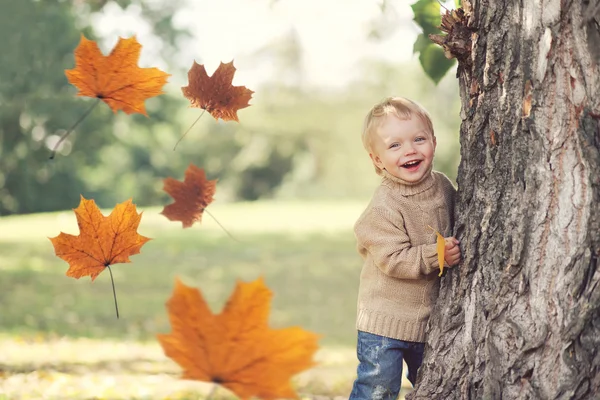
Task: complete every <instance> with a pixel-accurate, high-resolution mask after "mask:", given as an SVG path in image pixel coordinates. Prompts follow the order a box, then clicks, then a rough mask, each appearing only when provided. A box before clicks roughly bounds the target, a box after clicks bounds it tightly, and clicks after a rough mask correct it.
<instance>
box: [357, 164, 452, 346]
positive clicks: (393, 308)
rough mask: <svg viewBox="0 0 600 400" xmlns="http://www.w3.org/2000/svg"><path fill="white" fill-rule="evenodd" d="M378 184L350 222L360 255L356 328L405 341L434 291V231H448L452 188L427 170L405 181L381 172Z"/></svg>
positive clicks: (417, 331)
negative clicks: (416, 179) (361, 264)
mask: <svg viewBox="0 0 600 400" xmlns="http://www.w3.org/2000/svg"><path fill="white" fill-rule="evenodd" d="M383 174H384V176H383V179H382V181H381V185H380V186H379V187H378V188H377V190H376V191H375V194H374V195H373V198H372V200H371V202H370V203H369V205H368V206H367V208H366V210H365V211H364V212H363V213H362V215H361V216H360V218H359V219H358V221H357V222H356V224H355V226H354V231H355V234H356V239H357V247H358V252H359V253H360V255H361V256H362V257H363V259H364V264H363V267H362V272H361V274H360V284H359V290H358V315H357V321H356V327H357V329H358V330H360V331H365V332H369V333H374V334H377V335H381V336H386V337H390V338H394V339H400V340H406V341H411V342H424V341H425V327H426V325H427V321H428V319H429V314H430V313H431V308H432V306H433V304H434V303H435V301H436V299H437V296H438V290H439V278H438V273H439V264H438V259H437V249H436V238H437V237H436V234H435V233H434V232H432V231H431V229H429V228H428V227H427V225H429V226H431V227H432V228H434V229H436V230H437V231H438V232H440V233H441V234H442V236H444V237H448V236H450V235H451V234H452V227H453V210H454V200H455V195H456V189H455V188H454V186H453V185H452V183H451V182H450V180H449V179H448V178H447V177H446V175H444V174H442V173H441V172H436V171H432V172H430V173H428V174H426V175H425V177H424V178H423V179H422V180H421V181H419V182H417V183H415V184H410V183H407V182H405V181H402V180H401V179H399V178H396V177H394V176H393V175H391V174H389V173H388V172H387V171H385V170H384V171H383Z"/></svg>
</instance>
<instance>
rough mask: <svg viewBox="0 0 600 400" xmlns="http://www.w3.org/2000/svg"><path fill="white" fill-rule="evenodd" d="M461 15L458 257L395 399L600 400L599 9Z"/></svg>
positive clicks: (489, 0)
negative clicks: (412, 369) (412, 371)
mask: <svg viewBox="0 0 600 400" xmlns="http://www.w3.org/2000/svg"><path fill="white" fill-rule="evenodd" d="M463 6H464V11H465V12H466V13H465V15H464V16H463V18H462V20H461V21H458V22H457V23H456V26H455V27H454V28H455V29H454V32H450V35H449V36H452V35H453V34H454V35H455V36H456V37H454V38H451V37H450V38H448V40H447V45H446V46H445V48H446V50H447V51H449V52H452V53H453V54H454V55H455V56H457V58H458V59H459V69H458V78H459V80H460V89H461V93H460V94H461V98H462V110H461V117H462V120H463V122H462V126H461V132H460V137H461V139H460V140H461V157H462V160H461V163H460V167H459V172H458V187H459V195H458V196H459V200H458V205H457V210H456V227H455V234H456V235H457V237H458V238H459V239H460V240H461V247H462V250H463V255H464V258H463V262H462V263H461V265H460V266H458V267H455V268H454V269H452V270H450V271H448V273H447V274H446V275H445V277H443V278H442V284H441V289H440V297H439V301H438V304H437V306H436V308H435V310H434V312H433V314H432V316H431V319H430V324H429V328H428V343H427V347H426V354H425V361H424V363H423V365H422V367H421V369H420V371H419V381H418V384H417V386H416V388H415V390H414V391H413V392H412V393H411V394H409V395H408V396H407V398H408V399H412V400H416V399H428V400H429V399H443V400H448V399H503V400H506V399H600V284H599V283H600V270H598V258H599V257H600V155H599V154H600V153H599V149H600V69H599V66H598V65H599V64H600V59H599V54H600V29H599V27H600V26H599V24H598V22H599V21H600V0H522V1H514V0H474V1H472V2H471V4H470V6H471V8H470V9H468V7H469V4H468V2H466V1H465V0H463ZM459 16H460V15H459ZM459 19H460V18H459ZM448 31H450V30H448ZM465 32H467V33H468V37H467V36H465ZM461 35H462V37H461ZM457 43H458V45H457ZM461 43H462V44H463V45H464V44H467V45H468V46H467V47H468V49H467V50H468V52H467V53H468V54H463V53H464V52H463V53H461V49H460V44H461ZM453 45H454V46H457V47H456V48H454V49H453V47H452V46H453ZM463 47H464V46H463ZM463 50H464V48H463Z"/></svg>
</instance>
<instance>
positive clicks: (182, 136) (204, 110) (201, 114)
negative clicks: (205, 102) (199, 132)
mask: <svg viewBox="0 0 600 400" xmlns="http://www.w3.org/2000/svg"><path fill="white" fill-rule="evenodd" d="M205 112H206V108H205V109H203V110H202V112H201V113H200V116H199V117H198V118H196V120H195V121H194V123H193V124H192V125H191V126H190V127H189V128H188V129H187V131H185V133H184V134H183V135H181V137H180V138H179V140H178V141H177V143H175V146H174V147H173V151H175V149H176V148H177V145H178V144H179V142H181V140H182V139H183V138H184V137H185V135H187V133H188V132H189V131H190V129H192V128H193V127H194V125H196V122H198V120H199V119H200V118H202V116H203V115H204V113H205Z"/></svg>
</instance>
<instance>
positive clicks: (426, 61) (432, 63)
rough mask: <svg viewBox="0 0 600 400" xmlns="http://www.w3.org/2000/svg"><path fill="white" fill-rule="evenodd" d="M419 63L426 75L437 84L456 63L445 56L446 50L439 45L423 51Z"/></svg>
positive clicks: (428, 47)
mask: <svg viewBox="0 0 600 400" xmlns="http://www.w3.org/2000/svg"><path fill="white" fill-rule="evenodd" d="M415 45H416V44H415ZM419 61H420V62H421V66H422V67H423V70H424V71H425V73H426V74H427V75H428V76H429V77H430V78H431V79H432V80H433V81H434V82H435V83H436V84H437V83H438V82H439V81H440V80H441V79H442V78H443V77H444V75H446V72H448V70H449V69H450V68H452V66H453V65H454V63H455V62H456V60H454V59H452V60H449V59H447V58H446V56H445V55H444V50H442V48H441V47H439V46H438V45H435V44H433V43H431V44H430V45H429V46H426V47H425V48H424V49H422V50H421V52H420V54H419Z"/></svg>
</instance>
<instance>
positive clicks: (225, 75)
mask: <svg viewBox="0 0 600 400" xmlns="http://www.w3.org/2000/svg"><path fill="white" fill-rule="evenodd" d="M235 71H236V69H235V67H234V66H233V61H231V62H229V63H226V64H223V63H220V64H219V67H218V68H217V69H216V71H215V72H214V73H213V75H212V76H210V77H209V76H208V74H207V73H206V69H204V65H203V64H198V63H197V62H196V61H194V65H192V68H190V70H189V72H188V81H189V83H188V86H184V87H182V88H181V90H182V92H183V95H184V96H185V97H186V98H187V99H188V100H189V101H190V102H191V103H192V107H198V108H202V109H205V110H206V111H208V112H209V113H210V115H212V116H213V117H214V118H215V119H217V120H218V119H219V118H221V119H222V120H223V121H238V122H239V120H238V116H237V110H239V109H242V108H246V107H248V106H250V104H248V102H249V101H250V98H251V97H252V93H254V92H253V91H252V90H250V89H248V88H246V87H245V86H233V85H232V84H231V83H232V81H233V75H234V74H235Z"/></svg>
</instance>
